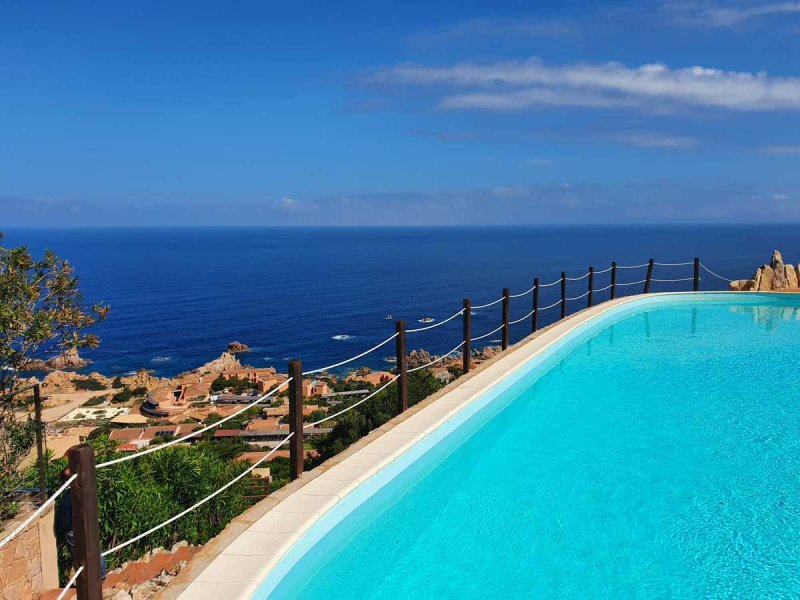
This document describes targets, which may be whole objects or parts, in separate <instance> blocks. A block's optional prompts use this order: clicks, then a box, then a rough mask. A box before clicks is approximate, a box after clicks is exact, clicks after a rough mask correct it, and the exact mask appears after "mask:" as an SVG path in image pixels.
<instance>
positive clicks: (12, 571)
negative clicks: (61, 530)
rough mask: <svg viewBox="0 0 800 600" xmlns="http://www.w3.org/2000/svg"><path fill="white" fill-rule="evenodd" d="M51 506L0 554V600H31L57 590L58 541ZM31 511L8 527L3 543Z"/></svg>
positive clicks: (4, 532)
mask: <svg viewBox="0 0 800 600" xmlns="http://www.w3.org/2000/svg"><path fill="white" fill-rule="evenodd" d="M54 514H55V513H54V511H53V507H52V506H51V507H50V508H48V509H47V510H45V512H44V513H43V514H42V515H41V517H40V518H39V519H36V520H34V521H33V522H32V523H31V524H30V525H28V527H26V528H25V530H24V531H22V532H21V533H20V534H19V535H18V536H17V537H16V538H14V539H13V540H11V541H10V542H9V543H8V544H7V545H6V546H4V547H3V548H2V550H0V599H2V600H32V599H35V598H38V597H39V595H40V594H41V593H42V592H43V591H44V590H46V589H50V588H56V587H58V562H57V557H56V539H55V533H54V531H53V518H54ZM28 515H30V511H25V512H24V514H22V515H20V516H19V517H17V518H16V519H14V520H13V521H10V522H9V523H7V524H6V526H5V528H4V529H3V531H2V532H0V539H2V538H3V537H5V536H6V535H8V534H9V533H11V531H13V530H14V528H15V527H16V526H17V525H19V523H21V522H22V521H24V520H25V518H26V517H27V516H28Z"/></svg>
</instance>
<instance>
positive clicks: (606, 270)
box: [594, 267, 614, 275]
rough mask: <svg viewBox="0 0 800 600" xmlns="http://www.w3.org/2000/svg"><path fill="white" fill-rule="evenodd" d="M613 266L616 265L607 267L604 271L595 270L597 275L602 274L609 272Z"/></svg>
mask: <svg viewBox="0 0 800 600" xmlns="http://www.w3.org/2000/svg"><path fill="white" fill-rule="evenodd" d="M613 268H614V267H608V268H607V269H603V270H602V271H595V272H594V274H595V275H602V274H603V273H608V272H609V271H610V270H611V269H613Z"/></svg>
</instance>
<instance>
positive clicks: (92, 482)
mask: <svg viewBox="0 0 800 600" xmlns="http://www.w3.org/2000/svg"><path fill="white" fill-rule="evenodd" d="M67 456H68V457H69V470H70V471H71V472H72V473H73V474H75V473H77V475H78V477H77V478H76V479H75V481H73V482H72V485H70V486H69V494H70V500H71V501H72V532H73V536H74V541H75V568H76V569H79V568H80V567H83V571H81V574H80V575H78V579H77V582H76V585H77V588H78V600H102V598H103V584H102V581H101V579H100V577H101V571H100V570H101V567H100V524H99V522H98V518H97V480H96V477H95V470H94V450H93V449H92V447H91V446H90V445H89V444H78V445H77V446H73V447H72V448H70V449H69V450H67Z"/></svg>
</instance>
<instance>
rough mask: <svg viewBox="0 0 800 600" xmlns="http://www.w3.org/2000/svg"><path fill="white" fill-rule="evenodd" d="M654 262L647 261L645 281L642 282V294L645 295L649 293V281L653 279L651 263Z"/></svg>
mask: <svg viewBox="0 0 800 600" xmlns="http://www.w3.org/2000/svg"><path fill="white" fill-rule="evenodd" d="M654 262H655V261H654V260H653V259H652V258H651V259H650V260H649V261H647V277H645V280H644V293H645V294H649V293H650V281H651V280H652V279H653V263H654Z"/></svg>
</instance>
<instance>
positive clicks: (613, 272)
mask: <svg viewBox="0 0 800 600" xmlns="http://www.w3.org/2000/svg"><path fill="white" fill-rule="evenodd" d="M616 297H617V263H616V262H612V263H611V299H612V300H613V299H614V298H616Z"/></svg>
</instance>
